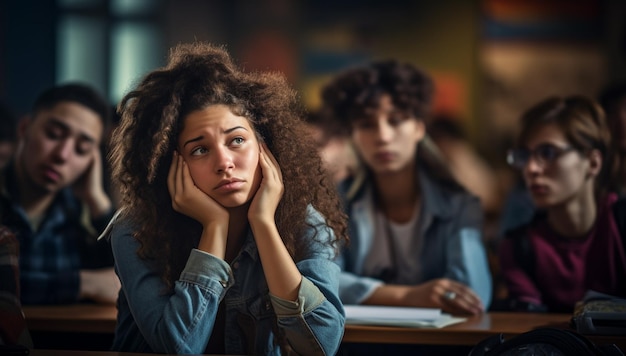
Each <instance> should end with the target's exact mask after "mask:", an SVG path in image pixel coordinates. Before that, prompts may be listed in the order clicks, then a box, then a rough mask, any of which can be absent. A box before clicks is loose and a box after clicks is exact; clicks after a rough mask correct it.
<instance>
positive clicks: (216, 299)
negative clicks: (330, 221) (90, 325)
mask: <svg viewBox="0 0 626 356" xmlns="http://www.w3.org/2000/svg"><path fill="white" fill-rule="evenodd" d="M309 212H310V213H309V220H308V221H309V222H311V223H312V225H313V226H317V227H318V229H317V230H318V232H317V236H316V238H315V240H313V233H314V231H313V230H314V229H313V228H310V229H309V231H308V232H307V237H306V238H308V239H309V241H312V242H313V241H316V242H313V243H312V247H311V252H310V254H309V256H308V257H307V258H306V259H303V260H301V261H299V262H298V263H297V267H298V270H299V271H300V272H301V273H302V275H303V279H302V283H301V285H300V290H299V292H298V300H297V301H296V302H292V301H287V300H282V299H280V298H278V297H275V296H273V295H270V294H269V290H268V287H267V283H266V280H265V276H264V274H263V268H262V266H261V260H260V258H259V254H258V251H257V247H256V244H255V242H254V237H253V236H252V233H251V232H249V233H248V236H247V240H246V242H245V244H244V246H243V248H242V250H241V251H240V253H239V255H238V256H237V257H236V258H235V259H234V260H233V262H232V263H231V264H230V265H229V264H228V263H226V262H225V261H224V260H222V259H220V258H217V257H215V256H213V255H211V254H209V253H205V252H202V251H200V250H197V249H193V250H192V251H190V254H189V259H188V260H187V264H186V266H185V268H184V269H183V271H182V273H181V275H180V278H179V279H178V280H177V281H176V282H175V286H174V291H173V293H170V294H164V293H163V291H164V287H165V286H164V284H163V282H162V280H161V278H160V276H159V275H158V274H157V273H155V271H154V269H153V268H151V265H150V263H149V262H147V261H144V260H142V259H140V258H139V257H138V255H137V253H136V251H137V248H138V247H139V243H138V242H137V241H136V240H135V239H134V238H133V237H132V232H133V230H132V228H131V226H130V224H129V223H128V222H126V221H123V220H118V221H115V222H113V223H112V229H111V230H110V234H109V235H108V237H109V238H110V241H111V244H112V248H113V253H114V256H115V270H116V272H117V274H118V276H119V277H120V280H121V283H122V289H121V291H120V294H119V299H118V317H117V326H116V330H115V338H114V341H113V347H112V348H113V350H117V351H133V352H158V353H177V354H201V353H203V352H204V351H205V349H206V347H207V344H208V342H209V338H210V336H211V333H212V330H213V325H214V321H215V318H216V315H217V311H218V306H219V304H220V302H223V304H224V306H225V340H224V344H225V351H226V353H228V354H263V355H273V354H280V353H281V350H280V347H279V346H278V344H277V342H275V338H274V332H273V327H272V325H273V323H274V314H275V315H276V316H277V319H278V328H279V329H280V331H281V332H282V333H284V335H285V337H286V339H287V341H288V343H289V345H290V346H291V348H293V350H294V351H295V352H296V353H298V354H316V355H334V354H335V353H336V352H337V350H338V348H339V344H340V342H341V339H342V336H343V326H344V321H345V315H344V310H343V306H342V304H341V302H340V300H339V296H338V288H339V268H338V266H337V265H336V264H334V263H333V262H332V258H333V255H334V251H333V249H332V247H331V246H330V245H329V244H328V243H327V242H328V241H329V240H330V239H331V237H332V234H333V232H332V230H331V229H330V228H328V227H327V226H326V225H325V224H324V220H323V219H322V217H321V215H320V214H319V213H318V212H316V211H314V210H313V209H310V210H309ZM318 241H321V242H318Z"/></svg>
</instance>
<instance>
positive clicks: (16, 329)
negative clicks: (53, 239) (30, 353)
mask: <svg viewBox="0 0 626 356" xmlns="http://www.w3.org/2000/svg"><path fill="white" fill-rule="evenodd" d="M18 259H19V243H18V241H17V239H16V238H15V234H13V232H11V230H9V229H8V228H7V227H6V226H3V225H0V355H5V354H11V353H9V351H11V350H13V349H12V347H17V346H23V347H26V348H32V347H33V341H32V339H31V337H30V333H29V331H28V328H27V326H26V320H25V318H24V313H23V312H22V303H21V301H20V279H19V275H20V271H19V266H18ZM15 350H16V349H15Z"/></svg>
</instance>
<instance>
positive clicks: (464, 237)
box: [336, 165, 492, 308]
mask: <svg viewBox="0 0 626 356" xmlns="http://www.w3.org/2000/svg"><path fill="white" fill-rule="evenodd" d="M418 167H419V165H418ZM418 177H419V184H420V191H421V192H422V203H421V204H422V208H421V212H422V218H421V222H422V224H421V226H420V231H419V233H420V234H421V237H422V239H423V248H422V254H421V255H420V256H415V258H416V259H418V260H419V261H420V264H421V270H422V277H423V278H422V281H423V282H427V281H429V280H432V279H437V278H449V279H452V280H455V281H457V282H460V283H463V284H465V285H467V286H469V287H470V288H472V290H474V291H475V292H476V294H477V295H478V296H479V297H480V299H481V301H482V302H483V305H484V306H485V308H487V307H488V306H489V303H490V302H491V296H492V281H491V272H490V270H489V266H488V263H487V254H486V250H485V246H484V244H483V242H482V233H481V231H482V209H481V207H480V202H479V200H478V199H477V198H476V197H474V196H472V195H470V194H469V193H467V192H464V191H459V190H454V189H450V188H448V187H446V186H445V185H443V184H441V183H439V182H438V181H437V180H436V179H434V178H433V177H431V176H430V175H429V174H427V172H426V170H425V169H418ZM355 183H356V185H355ZM359 183H360V185H359ZM355 188H358V189H355ZM339 191H340V194H341V196H342V199H343V202H344V207H345V210H346V214H347V215H348V221H349V227H348V228H349V234H350V246H349V248H347V249H344V250H343V251H342V253H341V255H340V256H339V257H338V258H337V259H336V262H337V263H338V264H339V265H340V266H341V268H342V272H341V277H340V287H339V291H340V296H341V300H342V301H343V303H345V304H360V303H362V302H363V301H364V300H365V299H367V298H368V297H369V296H370V295H371V294H372V293H373V292H374V290H375V289H376V288H378V286H380V285H381V284H383V281H381V280H379V279H376V278H374V277H373V276H366V275H364V274H363V264H364V262H365V259H366V257H367V256H368V254H369V253H370V250H371V248H372V244H373V241H374V231H375V227H374V224H373V221H374V214H375V210H374V209H375V208H374V204H375V202H374V197H373V187H372V183H371V182H370V181H368V180H367V179H365V180H362V181H361V182H358V181H355V180H353V179H350V178H348V179H347V180H345V181H343V182H341V183H340V186H339Z"/></svg>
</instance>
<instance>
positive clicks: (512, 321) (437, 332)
mask: <svg viewBox="0 0 626 356" xmlns="http://www.w3.org/2000/svg"><path fill="white" fill-rule="evenodd" d="M24 314H25V315H26V323H27V325H28V328H29V330H30V331H31V332H72V333H110V334H113V332H114V330H115V323H116V318H117V308H116V307H115V306H114V305H108V306H107V305H92V304H77V305H67V306H25V307H24ZM569 320H570V315H569V314H538V313H503V312H492V313H486V314H483V315H479V316H474V317H470V318H468V320H467V321H466V322H463V323H460V324H455V325H450V326H447V327H445V328H441V329H419V328H396V327H382V326H361V325H347V326H346V328H345V332H344V336H343V342H348V343H396V344H423V345H465V346H471V345H475V344H476V343H477V342H479V341H481V340H483V339H485V338H487V337H489V336H491V335H496V334H499V333H503V334H504V337H505V338H511V337H513V336H515V335H518V334H521V333H524V332H526V331H529V330H532V329H536V328H540V327H560V328H569ZM589 338H590V339H591V340H592V341H594V342H595V343H597V344H607V343H615V344H617V345H618V346H619V347H621V348H622V349H623V350H626V335H624V336H589Z"/></svg>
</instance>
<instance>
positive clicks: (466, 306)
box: [406, 278, 484, 315]
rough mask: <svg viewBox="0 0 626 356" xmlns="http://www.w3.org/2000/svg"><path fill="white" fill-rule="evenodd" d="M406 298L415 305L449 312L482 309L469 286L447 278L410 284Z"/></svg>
mask: <svg viewBox="0 0 626 356" xmlns="http://www.w3.org/2000/svg"><path fill="white" fill-rule="evenodd" d="M406 298H407V301H414V302H415V303H416V304H418V305H416V306H426V307H431V308H432V307H434V308H441V309H442V310H443V311H444V312H447V313H451V314H474V315H476V314H480V313H482V312H483V311H484V307H483V304H482V302H481V301H480V298H479V297H478V296H477V295H476V293H474V291H473V290H472V289H471V288H469V287H467V286H466V285H464V284H462V283H459V282H456V281H453V280H451V279H447V278H440V279H435V280H432V281H429V282H426V283H423V284H420V285H417V286H412V287H410V291H409V293H408V294H407V296H406Z"/></svg>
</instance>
